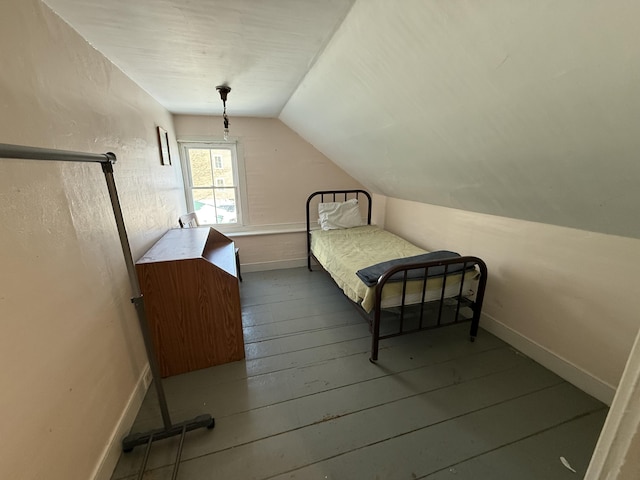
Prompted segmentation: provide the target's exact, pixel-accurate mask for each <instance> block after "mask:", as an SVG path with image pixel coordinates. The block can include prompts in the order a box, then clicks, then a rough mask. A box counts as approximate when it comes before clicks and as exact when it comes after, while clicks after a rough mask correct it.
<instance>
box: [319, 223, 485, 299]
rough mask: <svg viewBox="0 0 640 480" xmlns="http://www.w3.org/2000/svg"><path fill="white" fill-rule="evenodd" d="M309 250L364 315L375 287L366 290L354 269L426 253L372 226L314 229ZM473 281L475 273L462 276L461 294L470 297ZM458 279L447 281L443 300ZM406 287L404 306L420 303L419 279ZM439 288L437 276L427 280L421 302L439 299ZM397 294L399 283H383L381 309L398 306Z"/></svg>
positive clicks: (453, 290) (456, 287) (454, 289)
mask: <svg viewBox="0 0 640 480" xmlns="http://www.w3.org/2000/svg"><path fill="white" fill-rule="evenodd" d="M311 251H312V252H313V255H314V256H315V257H316V258H317V259H318V261H319V262H320V264H321V265H322V266H323V267H324V269H325V270H326V271H327V272H329V274H330V275H331V277H332V278H333V279H334V281H335V282H336V284H337V285H338V286H339V287H340V288H341V289H342V290H343V292H344V293H345V295H346V296H347V297H349V298H350V299H351V300H353V301H354V302H356V303H359V304H360V305H361V306H362V308H363V309H364V310H365V311H366V312H370V311H371V310H372V309H373V307H374V302H375V287H367V286H366V285H365V284H364V283H363V282H362V280H360V279H359V278H358V277H357V275H356V272H357V271H358V270H360V269H362V268H366V267H368V266H371V265H374V264H376V263H380V262H385V261H387V260H393V259H396V258H403V257H411V256H414V255H420V254H422V253H428V252H427V251H426V250H423V249H421V248H418V247H416V246H415V245H412V244H411V243H409V242H407V241H406V240H404V239H402V238H400V237H398V236H397V235H394V234H392V233H390V232H387V231H385V230H382V229H381V228H379V227H377V226H375V225H366V226H362V227H354V228H347V229H343V230H327V231H323V230H314V231H312V232H311ZM474 278H477V274H476V275H469V274H466V275H465V285H464V289H463V295H465V296H467V295H472V294H473V290H472V287H473V285H472V283H474V282H472V281H471V280H473V279H474ZM460 279H461V276H460V275H452V276H449V277H448V278H447V286H446V288H445V297H448V296H453V295H456V294H457V293H458V292H459V291H460ZM467 280H470V281H469V282H467ZM467 283H469V285H467ZM407 285H408V289H407V294H406V298H405V301H406V303H415V302H419V301H421V298H422V280H415V281H411V282H408V283H407ZM441 286H442V278H441V277H440V278H430V279H429V281H428V282H427V297H426V298H425V300H426V301H430V300H436V299H438V298H440V288H441ZM401 295H402V282H395V283H389V284H387V285H386V286H385V289H384V292H383V296H382V297H383V298H382V307H383V308H384V307H390V306H394V305H398V304H399V303H400V297H401Z"/></svg>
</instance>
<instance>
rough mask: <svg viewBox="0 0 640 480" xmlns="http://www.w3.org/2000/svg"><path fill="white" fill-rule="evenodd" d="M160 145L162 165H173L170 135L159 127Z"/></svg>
mask: <svg viewBox="0 0 640 480" xmlns="http://www.w3.org/2000/svg"><path fill="white" fill-rule="evenodd" d="M158 143H159V145H160V163H161V164H162V165H171V151H170V150H169V134H168V133H167V131H166V130H165V129H164V128H162V127H158Z"/></svg>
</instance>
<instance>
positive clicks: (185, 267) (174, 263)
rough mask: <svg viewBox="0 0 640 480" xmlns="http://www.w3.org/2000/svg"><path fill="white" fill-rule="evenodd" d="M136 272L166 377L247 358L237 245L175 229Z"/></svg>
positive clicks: (201, 231) (201, 232) (209, 234)
mask: <svg viewBox="0 0 640 480" xmlns="http://www.w3.org/2000/svg"><path fill="white" fill-rule="evenodd" d="M190 230H196V232H192V231H191V232H190ZM207 230H209V232H207ZM195 242H200V245H199V247H197V246H196V245H195ZM185 252H189V255H191V256H193V257H194V258H186V257H187V255H185ZM205 252H207V253H206V255H205ZM203 255H204V256H206V257H207V258H204V257H203ZM226 257H229V258H226ZM221 266H222V268H221ZM136 269H137V273H138V278H139V281H140V288H141V290H142V293H143V298H144V303H145V308H146V310H147V317H148V320H149V328H150V331H151V336H152V339H153V342H154V345H155V347H156V357H157V360H158V365H159V368H160V372H161V375H162V376H163V377H167V376H170V375H176V374H179V373H185V372H189V371H192V370H197V369H200V368H205V367H210V366H213V365H219V364H222V363H227V362H231V361H235V360H240V359H242V358H244V341H243V337H242V314H241V309H240V291H239V287H238V278H237V276H236V270H235V249H234V245H233V242H231V241H230V240H229V239H228V238H226V237H224V236H223V235H221V234H219V233H218V232H216V231H215V230H213V229H208V228H204V229H182V230H177V229H176V230H171V231H169V232H168V233H167V234H166V235H165V236H163V237H162V238H161V239H160V240H159V241H158V243H157V244H156V245H154V246H153V247H152V248H151V249H150V250H149V252H147V254H145V255H144V256H143V257H142V259H141V260H140V261H139V262H138V263H137V264H136Z"/></svg>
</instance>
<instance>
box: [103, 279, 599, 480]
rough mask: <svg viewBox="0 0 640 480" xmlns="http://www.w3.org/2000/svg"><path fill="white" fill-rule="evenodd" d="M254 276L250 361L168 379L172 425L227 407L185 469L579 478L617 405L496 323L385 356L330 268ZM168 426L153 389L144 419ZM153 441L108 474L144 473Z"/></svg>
mask: <svg viewBox="0 0 640 480" xmlns="http://www.w3.org/2000/svg"><path fill="white" fill-rule="evenodd" d="M243 279H244V282H242V284H241V296H242V304H243V326H244V338H245V352H246V359H245V360H243V361H240V362H233V363H229V364H226V365H220V366H217V367H213V368H207V369H203V370H198V371H195V372H190V373H187V374H184V375H178V376H174V377H169V378H167V379H165V380H164V381H163V385H164V388H165V391H166V396H167V402H168V405H169V409H170V412H171V416H172V420H173V421H174V422H179V421H181V420H186V419H189V418H193V417H195V416H196V415H199V414H202V413H210V414H211V415H213V416H214V417H215V419H216V427H215V428H214V429H213V430H205V429H200V430H196V431H192V432H189V433H188V434H187V435H186V438H185V442H184V446H183V451H182V462H181V465H180V470H179V473H178V476H177V478H178V479H180V480H204V479H222V480H235V479H238V480H244V479H255V480H260V479H278V480H284V479H305V480H306V479H323V480H324V479H337V480H341V479H345V480H351V479H353V480H365V479H372V480H373V479H376V480H378V479H393V480H395V479H418V478H424V479H433V480H442V479H457V480H462V479H464V480H471V479H473V480H480V479H490V480H501V479H505V480H506V479H518V480H520V479H531V480H534V479H540V480H554V479H565V478H566V479H576V478H582V477H583V475H584V472H585V471H586V468H587V466H588V463H589V459H590V457H591V454H592V452H593V448H594V446H595V443H596V441H597V438H598V435H599V432H600V429H601V428H602V425H603V423H604V419H605V416H606V414H607V407H606V405H604V404H602V403H601V402H598V401H597V400H595V399H594V398H592V397H590V396H589V395H587V394H585V393H583V392H581V391H580V390H578V389H577V388H575V387H573V386H572V385H570V384H568V383H567V382H565V381H564V380H562V379H561V378H560V377H558V376H556V375H555V374H553V373H551V372H549V371H548V370H546V369H544V368H542V367H541V366H540V365H538V364H536V363H535V362H533V361H532V360H530V359H528V358H527V357H525V356H524V355H522V354H520V353H519V352H517V351H516V350H514V349H513V348H511V347H510V346H509V345H507V344H505V343H504V342H502V341H501V340H499V339H497V338H496V337H494V336H492V335H491V334H489V333H487V332H485V331H484V330H482V329H481V330H480V333H479V336H478V338H477V340H476V341H475V342H474V343H471V342H469V340H468V338H469V337H468V328H469V324H468V323H464V324H461V325H455V326H449V327H444V328H441V329H437V330H430V331H425V332H420V333H416V334H411V335H407V336H403V337H395V338H390V339H387V340H383V341H382V343H381V350H380V359H379V361H378V363H377V364H375V365H374V364H372V363H370V362H369V360H368V358H369V348H370V336H369V331H368V327H367V324H366V323H365V322H364V320H363V319H362V317H361V316H360V314H359V313H358V312H357V311H356V309H355V308H354V307H353V305H352V304H351V303H350V302H349V301H348V300H347V299H346V298H345V297H344V296H343V295H342V293H341V292H340V291H339V290H338V289H337V287H336V286H335V284H334V283H333V282H332V281H331V279H330V278H329V276H328V275H327V274H326V273H324V272H321V271H314V272H309V271H308V270H306V269H303V268H299V269H290V270H277V271H268V272H255V273H245V274H244V275H243ZM481 327H482V325H481ZM161 426H162V419H161V416H160V412H159V408H158V404H157V399H156V396H155V390H154V389H153V388H151V389H150V390H149V392H148V394H147V397H146V398H145V401H144V403H143V405H142V408H141V410H140V412H139V414H138V417H137V419H136V422H135V424H134V426H133V429H132V430H133V431H135V432H144V431H148V430H152V429H155V428H158V427H161ZM177 449H178V439H177V438H170V439H166V440H161V441H158V442H155V443H154V444H153V447H152V449H151V453H150V455H149V460H148V463H147V470H146V473H145V475H144V477H143V478H145V479H147V480H152V479H153V480H165V479H166V480H169V479H171V476H172V473H173V461H174V459H175V455H176V452H177ZM144 450H145V448H144V447H137V448H136V449H134V450H133V451H132V452H130V453H123V454H122V455H121V458H120V461H119V463H118V465H117V467H116V469H115V472H114V474H113V477H112V480H131V479H134V478H137V472H138V470H139V467H140V464H141V462H142V458H143V456H144ZM560 457H564V458H565V459H566V460H567V461H568V462H569V463H570V465H571V467H572V468H573V469H574V470H575V471H576V472H575V473H574V472H573V471H571V470H569V469H568V468H567V467H565V466H564V465H563V464H562V462H561V460H560Z"/></svg>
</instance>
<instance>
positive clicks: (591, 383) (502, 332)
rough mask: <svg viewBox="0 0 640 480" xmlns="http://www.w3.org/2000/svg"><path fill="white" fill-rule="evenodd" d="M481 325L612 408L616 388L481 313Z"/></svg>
mask: <svg viewBox="0 0 640 480" xmlns="http://www.w3.org/2000/svg"><path fill="white" fill-rule="evenodd" d="M480 326H481V327H482V328H484V329H485V330H487V331H488V332H489V333H492V334H493V335H495V336H496V337H498V338H500V339H501V340H504V341H505V342H507V343H508V344H509V345H511V346H513V347H514V348H516V349H517V350H519V351H521V352H522V353H524V354H525V355H526V356H528V357H529V358H531V359H532V360H534V361H536V362H538V363H539V364H540V365H542V366H543V367H545V368H548V369H549V370H551V371H552V372H553V373H555V374H556V375H558V376H560V377H562V378H564V379H565V380H566V381H567V382H569V383H571V384H572V385H575V386H576V387H578V388H579V389H580V390H582V391H584V392H586V393H588V394H589V395H591V396H593V397H595V398H597V399H598V400H600V401H601V402H603V403H606V404H607V405H611V402H612V401H613V397H614V395H615V393H616V389H615V387H613V386H612V385H609V384H608V383H605V382H603V381H602V380H600V379H598V378H596V377H594V376H592V375H591V374H589V373H587V372H585V371H584V370H582V369H581V368H580V367H578V366H576V365H574V364H573V363H571V362H569V361H567V360H565V359H564V358H562V357H559V356H558V355H556V354H555V353H553V352H551V351H549V350H547V349H546V348H544V347H543V346H542V345H539V344H538V343H536V342H534V341H533V340H530V339H529V338H527V337H525V336H523V335H522V334H520V333H518V332H516V331H515V330H513V329H512V328H510V327H508V326H506V325H505V324H504V323H502V322H500V321H498V320H496V319H495V318H493V317H491V316H490V315H487V314H485V313H483V314H482V320H481V321H480Z"/></svg>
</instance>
